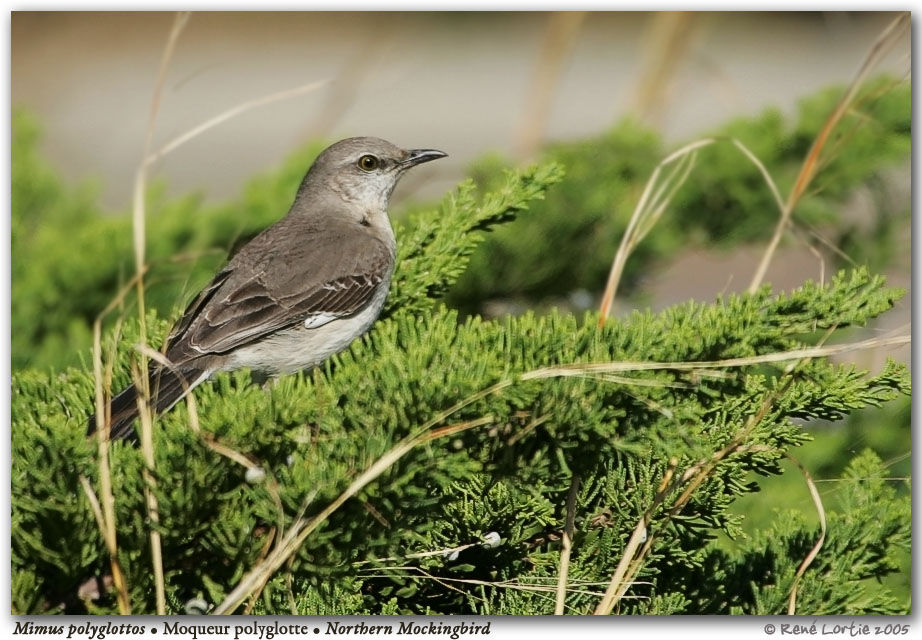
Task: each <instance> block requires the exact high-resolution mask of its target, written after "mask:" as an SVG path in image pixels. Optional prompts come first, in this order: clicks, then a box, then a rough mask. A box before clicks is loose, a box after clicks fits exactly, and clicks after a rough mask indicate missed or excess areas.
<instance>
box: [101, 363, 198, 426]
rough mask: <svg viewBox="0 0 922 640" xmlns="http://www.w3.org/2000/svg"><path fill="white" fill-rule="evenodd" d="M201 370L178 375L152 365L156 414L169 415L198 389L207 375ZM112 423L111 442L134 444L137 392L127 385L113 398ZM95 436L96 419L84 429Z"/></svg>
mask: <svg viewBox="0 0 922 640" xmlns="http://www.w3.org/2000/svg"><path fill="white" fill-rule="evenodd" d="M205 374H206V372H205V371H204V370H202V369H197V368H195V367H188V366H186V367H183V368H182V370H181V371H179V370H174V369H170V368H167V367H163V366H161V365H159V364H154V363H152V364H151V366H150V368H149V370H148V374H147V376H148V380H149V381H150V391H151V398H152V401H151V406H152V407H153V410H154V413H155V414H160V413H164V412H165V411H169V410H170V408H171V407H172V406H173V405H174V404H176V403H177V402H179V401H180V400H182V398H183V397H184V396H185V395H186V394H187V393H189V392H190V391H191V390H192V389H194V388H195V387H197V386H198V385H199V384H200V383H201V382H202V381H203V380H205V378H206V377H207V375H205ZM110 408H111V411H110V414H111V422H110V425H111V426H110V427H109V437H110V438H111V439H112V440H119V439H122V438H130V439H132V440H137V432H136V431H135V430H134V429H133V428H132V426H131V425H132V423H133V422H134V420H135V418H137V417H138V389H137V387H136V386H135V385H133V384H132V385H129V386H128V387H126V388H125V389H123V390H122V392H121V393H119V394H118V395H117V396H115V397H114V398H112V402H111V404H110ZM95 432H96V415H95V414H94V415H92V416H90V421H89V424H88V425H87V435H93V433H95Z"/></svg>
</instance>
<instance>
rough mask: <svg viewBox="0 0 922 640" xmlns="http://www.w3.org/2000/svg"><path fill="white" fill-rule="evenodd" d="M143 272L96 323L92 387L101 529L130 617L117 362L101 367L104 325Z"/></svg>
mask: <svg viewBox="0 0 922 640" xmlns="http://www.w3.org/2000/svg"><path fill="white" fill-rule="evenodd" d="M143 274H144V270H143V269H142V271H141V273H140V274H135V276H134V277H132V279H131V280H130V281H129V282H128V283H127V284H126V285H125V286H123V287H122V289H121V290H120V291H119V292H118V293H117V294H116V296H115V297H114V298H113V299H112V300H111V301H110V302H109V304H108V305H106V308H105V309H103V310H102V312H101V313H100V314H99V315H98V316H96V319H95V320H94V321H93V386H94V390H95V403H96V443H97V456H98V458H99V492H100V494H101V496H102V499H101V505H102V511H101V520H100V522H101V526H102V536H103V540H104V541H105V544H106V550H107V551H108V553H109V562H110V564H111V565H112V581H113V585H114V586H115V589H116V601H117V603H118V608H119V613H121V614H122V615H131V601H130V598H129V595H128V584H127V581H126V580H125V577H124V573H123V572H122V570H121V567H120V566H119V563H118V536H117V533H116V523H115V495H114V494H113V491H112V469H111V465H110V463H109V429H110V427H111V424H112V421H111V416H110V415H109V410H110V406H109V396H110V395H111V386H112V367H113V365H114V362H113V360H114V358H112V359H110V361H109V362H108V364H107V365H106V367H105V371H103V364H102V321H103V319H104V318H105V317H106V316H107V315H109V313H111V312H112V310H113V309H115V308H116V307H117V306H119V305H121V304H122V302H123V301H124V299H125V296H127V295H128V294H129V293H130V292H131V290H132V289H134V288H135V286H136V281H137V280H138V279H139V278H140V277H142V276H143ZM94 497H95V496H94Z"/></svg>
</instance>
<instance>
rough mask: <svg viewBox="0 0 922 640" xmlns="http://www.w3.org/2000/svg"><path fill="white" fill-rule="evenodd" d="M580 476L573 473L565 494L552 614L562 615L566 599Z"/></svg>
mask: <svg viewBox="0 0 922 640" xmlns="http://www.w3.org/2000/svg"><path fill="white" fill-rule="evenodd" d="M579 484H580V477H579V475H577V474H574V475H573V478H572V479H571V480H570V492H569V493H568V494H567V520H566V523H565V525H564V528H563V537H562V539H561V546H560V569H559V570H558V575H557V599H556V601H555V603H554V615H555V616H560V615H563V610H564V605H565V604H566V599H567V575H568V573H569V572H570V553H571V551H572V548H573V534H574V532H575V530H576V498H577V496H578V494H579Z"/></svg>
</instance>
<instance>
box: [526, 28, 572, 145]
mask: <svg viewBox="0 0 922 640" xmlns="http://www.w3.org/2000/svg"><path fill="white" fill-rule="evenodd" d="M585 17H586V12H585V11H555V12H553V13H550V14H548V24H547V32H546V35H545V38H544V42H543V44H542V46H541V51H540V53H539V57H538V61H537V63H536V64H535V69H534V74H533V75H532V79H531V85H530V87H529V90H528V94H527V95H528V97H527V99H526V104H527V108H526V109H525V110H524V112H523V113H522V117H521V119H520V122H521V124H520V125H519V130H518V132H517V134H516V142H515V145H514V146H515V153H516V157H518V158H519V159H526V158H529V157H531V156H532V155H533V154H534V153H535V152H536V151H537V149H538V147H539V146H540V144H541V139H542V137H543V136H544V130H545V128H546V127H547V121H548V117H549V116H550V113H551V104H552V102H553V99H554V89H555V87H556V86H557V83H558V82H559V80H560V75H561V73H562V71H563V68H564V62H565V61H566V59H567V57H568V56H569V55H570V52H571V50H572V49H573V45H574V43H575V42H576V36H577V34H578V33H579V29H580V26H581V25H582V23H583V20H584V19H585Z"/></svg>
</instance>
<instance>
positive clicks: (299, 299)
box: [89, 138, 446, 438]
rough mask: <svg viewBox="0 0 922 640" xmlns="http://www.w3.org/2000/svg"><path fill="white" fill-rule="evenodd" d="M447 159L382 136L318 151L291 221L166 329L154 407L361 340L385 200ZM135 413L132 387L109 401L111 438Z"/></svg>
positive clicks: (383, 274)
mask: <svg viewBox="0 0 922 640" xmlns="http://www.w3.org/2000/svg"><path fill="white" fill-rule="evenodd" d="M445 155H446V154H445V153H443V152H441V151H436V150H434V149H416V150H411V151H405V150H403V149H400V148H398V147H396V146H394V145H392V144H391V143H389V142H387V141H385V140H381V139H379V138H349V139H347V140H342V141H340V142H337V143H336V144H334V145H332V146H330V147H328V148H327V149H326V150H325V151H323V153H321V154H320V155H319V156H318V157H317V159H316V160H315V161H314V164H313V165H312V166H311V168H310V169H309V170H308V172H307V175H306V176H305V177H304V180H303V181H302V182H301V186H300V187H299V188H298V192H297V195H296V196H295V200H294V203H293V204H292V206H291V209H290V210H289V212H288V215H287V216H285V217H284V218H283V219H281V220H280V221H279V222H277V223H276V224H274V225H272V226H271V227H269V228H268V229H266V230H265V231H263V232H262V233H261V234H259V235H258V236H256V237H255V238H254V239H253V240H251V241H250V242H249V243H247V244H246V245H244V246H243V247H242V248H241V249H240V250H239V251H238V252H237V253H236V254H234V256H233V257H232V258H231V259H230V261H229V262H228V263H227V265H226V266H225V267H224V268H223V269H222V270H221V271H220V272H219V273H218V274H217V275H216V276H215V277H214V279H213V280H212V281H211V283H210V284H209V285H208V286H206V287H205V288H204V289H203V290H202V291H201V293H199V294H198V296H196V298H195V299H194V300H193V301H192V302H191V303H190V304H189V306H188V308H187V309H186V311H185V313H183V315H182V317H181V318H180V319H179V321H178V322H177V323H176V325H175V326H174V327H173V330H172V331H171V332H170V335H169V336H168V337H167V340H166V348H165V349H164V355H165V356H166V358H167V360H168V361H169V362H170V363H171V366H170V367H167V368H164V367H162V366H160V365H157V364H152V365H151V368H150V372H149V376H150V382H151V385H150V386H151V398H152V402H151V404H152V406H153V407H154V410H155V411H156V412H163V411H167V410H169V408H170V407H172V406H173V405H174V404H175V403H176V402H178V401H179V400H180V399H181V398H182V397H183V396H185V394H186V393H188V392H189V391H191V390H192V389H194V388H195V387H196V386H197V385H198V384H200V383H201V382H203V381H204V380H206V379H208V378H209V377H210V376H211V375H213V374H214V373H215V372H217V371H229V370H234V369H239V368H243V367H248V368H250V369H253V370H254V371H257V372H260V373H263V374H267V375H270V376H272V375H278V374H281V373H290V372H293V371H298V370H301V369H308V368H311V367H314V366H316V365H318V364H320V363H321V362H323V361H324V360H325V359H326V358H328V357H329V356H331V355H333V354H334V353H336V352H338V351H341V350H342V349H344V348H345V347H346V346H348V345H349V344H350V343H351V342H352V341H353V340H354V339H355V338H356V337H358V336H360V335H361V334H362V333H364V332H365V331H366V330H367V329H368V328H369V327H370V326H371V324H372V323H373V322H374V321H375V319H376V318H377V317H378V314H379V313H380V311H381V308H382V306H383V305H384V301H385V299H386V297H387V291H388V288H389V286H390V280H391V275H392V273H393V270H394V258H395V254H396V242H395V239H394V232H393V230H392V229H391V225H390V220H389V219H388V216H387V205H388V200H389V198H390V195H391V193H392V192H393V190H394V187H395V185H396V184H397V181H398V180H399V179H400V176H401V175H403V173H404V172H405V171H406V170H407V169H409V168H411V167H413V166H416V165H417V164H421V163H423V162H428V161H430V160H435V159H437V158H441V157H444V156H445ZM137 413H138V408H137V390H136V389H135V388H134V386H131V387H128V388H127V389H125V390H124V391H122V393H120V394H119V395H118V396H116V397H115V398H113V400H112V405H111V427H110V429H111V430H110V433H111V436H112V437H113V438H116V437H125V436H127V435H130V434H131V433H132V431H131V423H132V422H133V420H134V418H135V417H137ZM95 429H96V417H95V416H93V417H92V418H91V419H90V424H89V433H92V432H93V431H94V430H95Z"/></svg>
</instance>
